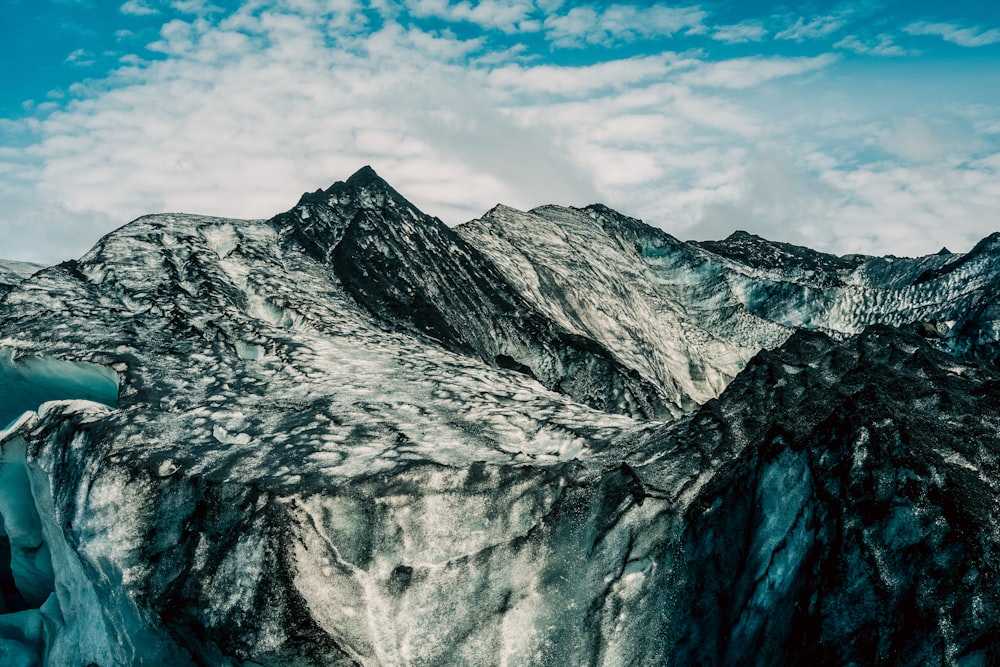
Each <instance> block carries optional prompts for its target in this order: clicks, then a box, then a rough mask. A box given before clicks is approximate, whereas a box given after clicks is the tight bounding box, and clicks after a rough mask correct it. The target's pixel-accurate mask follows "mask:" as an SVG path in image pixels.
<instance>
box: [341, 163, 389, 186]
mask: <svg viewBox="0 0 1000 667" xmlns="http://www.w3.org/2000/svg"><path fill="white" fill-rule="evenodd" d="M345 183H346V184H347V185H350V186H353V187H356V188H359V187H364V186H366V185H372V184H376V185H389V184H388V183H386V181H385V179H383V178H382V177H381V176H379V175H378V174H377V173H375V170H374V169H372V167H371V165H367V164H366V165H365V166H363V167H361V169H358V170H357V171H356V172H354V173H353V174H351V175H350V176H349V177H348V178H347V181H345Z"/></svg>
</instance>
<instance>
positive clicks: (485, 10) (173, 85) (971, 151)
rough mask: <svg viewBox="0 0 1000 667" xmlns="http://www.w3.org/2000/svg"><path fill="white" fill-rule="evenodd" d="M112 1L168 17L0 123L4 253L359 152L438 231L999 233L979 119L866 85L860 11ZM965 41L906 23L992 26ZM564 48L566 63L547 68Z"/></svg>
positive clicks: (860, 241)
mask: <svg viewBox="0 0 1000 667" xmlns="http://www.w3.org/2000/svg"><path fill="white" fill-rule="evenodd" d="M121 11H122V12H128V13H131V14H142V15H149V14H150V13H151V12H163V14H164V21H165V22H164V23H163V25H162V27H161V29H160V30H159V34H158V35H157V37H156V38H155V39H154V40H152V41H150V42H147V43H146V44H145V47H144V48H143V49H142V50H140V51H136V52H133V53H127V54H123V56H122V57H121V60H120V63H121V64H120V66H119V67H118V68H117V69H115V70H114V71H113V72H111V73H110V75H108V76H104V77H99V78H95V79H91V80H87V81H85V82H82V83H80V84H77V85H76V86H75V87H74V88H73V89H72V90H71V91H70V93H71V95H70V96H69V99H68V101H66V102H65V103H62V104H60V105H53V106H50V107H49V108H48V110H47V111H45V113H39V114H38V115H36V116H33V117H29V118H26V119H22V120H19V121H14V122H11V121H5V122H4V121H0V131H2V132H3V136H5V137H7V143H8V144H9V146H8V148H5V149H2V150H0V198H2V200H3V201H4V202H5V206H4V208H5V209H6V211H5V212H4V213H2V214H0V215H2V216H3V220H2V222H0V224H2V225H3V229H4V231H5V235H4V236H5V241H4V246H3V250H2V253H0V254H2V255H4V256H7V257H9V258H14V259H35V260H43V261H56V260H60V259H65V258H68V257H70V256H75V255H79V254H81V253H82V252H83V251H84V250H85V249H86V248H87V247H89V245H90V244H91V243H92V242H93V241H94V240H96V237H97V236H98V235H99V233H103V232H106V231H109V230H110V229H111V228H113V227H114V226H117V225H119V224H122V223H124V222H126V221H127V220H129V219H131V218H134V217H137V216H138V215H141V214H144V213H148V212H154V211H180V210H183V211H189V212H199V213H206V214H217V215H227V216H235V217H266V216H270V215H272V214H274V213H276V212H278V211H281V210H285V209H287V208H290V207H291V206H292V205H293V204H294V202H295V200H296V199H297V197H298V194H299V193H300V192H302V191H306V190H313V189H315V188H317V187H325V186H326V185H329V183H330V182H331V181H332V180H336V179H340V178H344V177H346V176H347V175H349V174H350V173H351V172H353V171H354V170H355V169H357V168H358V167H360V166H361V165H363V164H372V165H373V166H374V167H375V168H376V170H378V171H379V173H380V174H382V175H383V176H384V177H386V178H387V179H388V180H389V181H390V182H392V183H393V184H394V185H395V186H396V187H397V188H398V189H399V190H400V191H401V192H403V193H404V194H405V195H407V196H408V197H410V198H411V199H413V200H414V202H415V203H416V204H417V205H418V206H420V207H421V208H423V209H424V210H426V211H427V212H429V213H431V214H433V215H437V216H439V217H441V218H443V219H444V220H445V221H447V222H449V223H459V222H462V221H465V220H467V219H470V218H473V217H476V216H478V215H479V214H481V213H482V212H483V211H485V210H487V209H488V208H489V207H491V206H492V205H493V204H495V203H497V202H504V203H507V204H510V205H513V206H517V207H521V208H528V207H532V206H535V205H539V204H543V203H549V202H555V203H562V204H572V205H584V204H587V203H591V202H594V201H603V202H605V203H607V204H609V205H611V206H613V207H615V208H618V209H619V210H622V211H623V212H625V213H628V214H631V215H636V216H639V217H642V218H644V219H645V220H646V221H647V222H649V223H651V224H654V225H657V226H660V227H663V228H665V229H667V230H668V231H670V232H671V233H674V234H675V235H677V236H680V237H682V238H707V237H720V236H725V235H726V234H728V233H729V232H731V231H733V230H734V229H737V228H742V229H749V230H750V231H754V232H756V233H760V234H762V235H765V236H768V237H771V238H776V239H780V240H789V241H794V242H799V243H806V244H809V245H811V246H814V247H818V248H822V249H828V250H832V251H836V252H841V253H844V252H869V253H884V252H894V253H896V254H921V253H928V252H933V251H935V250H937V249H938V248H939V247H940V246H942V245H948V246H949V247H951V248H952V249H953V250H961V249H967V248H968V247H970V246H971V245H972V243H974V242H975V240H977V239H978V238H980V237H981V236H984V235H985V234H987V233H989V232H990V231H993V230H994V229H995V228H996V226H997V216H996V212H997V211H998V210H1000V179H998V178H997V175H998V174H997V170H998V168H1000V114H998V112H997V108H996V107H995V106H992V105H991V104H988V103H984V102H983V101H982V100H977V99H972V100H971V101H970V99H965V98H961V99H954V100H951V99H948V100H944V101H942V102H940V103H937V104H935V105H928V104H927V103H926V93H925V91H926V83H927V82H926V80H921V79H920V77H919V76H914V75H913V73H912V72H911V71H910V70H901V74H900V75H897V78H896V79H894V80H893V81H894V83H893V85H894V86H895V87H896V90H895V94H894V95H892V96H888V97H886V98H884V99H882V101H878V97H877V95H876V96H875V97H872V96H871V95H872V92H871V91H870V90H868V88H869V87H870V86H872V84H873V83H875V85H876V86H877V85H878V81H879V78H878V77H880V76H882V75H881V74H879V73H875V74H865V73H864V72H865V71H866V70H864V69H863V68H861V67H860V66H857V65H852V63H851V62H849V61H846V60H845V55H844V54H847V55H850V57H852V58H854V57H858V56H857V55H854V54H866V55H868V56H871V57H874V56H882V55H884V56H902V55H906V54H907V53H909V50H907V49H903V47H900V46H898V45H897V44H896V42H895V41H894V37H893V36H890V35H889V34H888V33H879V34H874V35H864V34H859V35H854V34H853V33H852V32H851V30H852V28H853V27H854V26H853V24H852V23H851V21H852V17H853V16H854V15H855V14H856V12H851V11H846V10H844V11H834V12H828V13H825V14H822V15H818V16H795V17H792V16H769V17H765V18H762V19H760V20H756V19H755V20H747V21H739V22H718V23H713V17H712V15H711V13H710V12H709V11H708V10H706V9H703V8H701V7H699V6H689V7H652V8H650V7H647V6H645V5H643V6H639V5H627V4H612V5H606V4H602V5H587V6H569V5H564V3H561V2H559V1H558V0H548V1H547V2H546V1H543V0H537V1H536V2H530V1H528V0H491V1H485V0H483V1H480V2H471V1H462V2H447V1H446V0H408V2H406V3H403V4H399V3H390V2H388V0H386V1H385V2H370V3H369V2H366V3H361V2H356V1H354V0H327V1H322V2H321V1H320V0H280V1H278V2H269V3H264V2H257V3H246V4H244V5H243V7H242V8H241V9H239V10H237V11H235V12H228V13H227V12H223V11H221V10H219V9H218V8H213V7H212V6H211V5H210V4H209V3H206V2H200V1H198V0H184V2H175V3H172V5H166V4H160V5H157V4H154V3H153V2H137V1H136V0H129V2H126V3H125V4H124V5H123V6H122V8H121ZM178 11H180V12H181V13H180V14H178ZM962 30H970V29H963V28H960V27H956V26H952V25H951V24H947V25H945V24H917V23H912V24H908V25H907V27H906V32H907V33H909V34H910V35H912V36H919V38H921V39H927V38H928V36H937V37H943V38H944V39H946V40H951V41H952V42H954V43H956V44H963V41H964V42H965V43H964V44H963V45H964V46H974V45H975V44H976V43H978V44H982V45H986V44H987V43H988V41H989V40H990V39H993V36H992V33H991V31H989V30H976V29H971V30H972V31H971V32H962ZM994 32H995V31H994ZM691 36H701V37H702V38H703V39H704V40H706V43H717V44H722V45H726V48H737V47H740V48H747V46H748V45H755V44H758V43H760V42H762V41H763V40H769V41H772V42H773V41H774V40H781V41H783V42H785V43H789V44H799V43H810V42H812V41H815V40H824V41H822V42H821V43H819V44H818V45H817V47H816V48H814V49H813V50H812V51H810V52H808V53H803V54H798V55H791V54H788V55H785V54H753V53H751V54H749V55H748V54H747V53H746V52H745V51H744V52H732V53H726V54H723V55H721V56H720V55H718V54H709V53H707V52H706V51H704V50H703V49H689V48H674V46H677V47H680V46H682V43H681V42H680V41H678V40H683V39H686V38H690V37H691ZM915 38H916V37H915ZM532 40H540V43H542V44H544V45H545V46H544V47H541V48H539V47H533V46H532V44H533V42H532ZM960 40H962V41H960ZM674 42H677V44H674ZM639 43H642V44H644V45H645V46H644V48H642V49H633V50H632V51H631V52H630V51H628V50H622V49H620V48H618V47H620V46H621V45H625V44H633V45H634V44H639ZM588 49H600V50H601V51H600V53H599V54H598V55H594V54H595V53H597V52H592V51H588ZM557 52H558V53H564V54H570V55H572V54H578V55H576V56H573V57H559V58H546V57H543V56H544V54H545V53H550V54H551V53H557ZM84 57H85V55H84V54H80V56H79V59H83V58H84ZM898 60H899V59H898V58H897V59H895V61H897V62H898ZM852 68H853V69H852ZM845 74H846V75H849V76H848V77H846V78H845ZM873 100H874V101H873ZM918 100H920V101H923V102H924V103H923V104H921V105H917V104H914V102H915V101H918Z"/></svg>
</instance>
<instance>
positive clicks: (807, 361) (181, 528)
mask: <svg viewBox="0 0 1000 667" xmlns="http://www.w3.org/2000/svg"><path fill="white" fill-rule="evenodd" d="M997 238H998V237H990V238H987V239H986V240H984V241H983V242H982V243H981V244H979V245H978V246H977V247H976V248H975V249H974V250H973V251H972V252H970V253H968V254H966V255H953V254H947V253H945V254H938V255H934V256H930V257H925V258H917V259H900V258H870V257H849V258H837V257H832V256H829V255H823V254H821V253H815V252H814V251H811V250H808V249H805V248H799V247H795V246H788V245H785V244H775V243H771V242H768V241H765V240H763V239H759V238H757V237H752V236H750V235H746V234H736V235H734V236H732V237H730V238H729V239H726V240H724V241H720V242H714V243H701V244H693V243H683V242H681V241H678V240H677V239H674V238H673V237H670V236H669V235H667V234H665V233H663V232H661V231H659V230H655V229H653V228H650V227H647V226H645V225H644V224H642V223H641V222H639V221H637V220H634V219H632V218H628V217H626V216H623V215H621V214H619V213H616V212H614V211H611V210H610V209H607V208H606V207H603V206H590V207H587V208H584V209H571V208H561V207H552V206H548V207H542V208H540V209H535V210H533V211H530V212H520V211H515V210H513V209H509V208H505V207H497V208H495V209H493V210H492V211H490V212H489V213H487V214H486V215H484V216H483V218H481V219H480V220H477V221H473V222H471V223H468V224H466V225H464V226H462V227H460V228H459V229H457V230H451V229H448V228H447V227H445V226H444V225H443V224H441V223H440V221H437V220H436V219H434V218H431V217H429V216H426V215H425V214H423V213H421V212H420V211H418V210H417V209H416V208H415V207H413V205H412V204H410V203H409V202H407V201H406V200H405V199H404V198H403V197H402V196H400V195H399V194H398V193H396V192H395V190H393V189H392V188H391V187H390V186H389V185H388V184H386V183H385V182H384V181H382V180H381V179H379V178H378V176H377V175H376V174H375V173H374V172H373V171H372V170H370V169H367V168H366V169H363V170H362V171H360V172H358V173H357V174H355V175H354V176H352V177H351V178H350V179H348V180H347V181H345V182H338V183H336V184H334V185H333V186H332V187H331V188H329V189H328V190H325V191H318V192H316V193H313V194H308V195H304V196H303V197H302V199H301V200H300V201H299V203H298V204H297V205H296V206H295V207H293V208H292V209H291V210H289V211H288V212H287V213H283V214H280V215H278V216H276V217H275V218H273V219H271V220H267V221H241V220H229V219H220V218H207V217H202V216H190V215H157V216H147V217H145V218H141V219H139V220H137V221H135V222H133V223H130V224H129V225H127V226H125V227H123V228H121V229H120V230H118V231H116V232H114V233H112V234H110V235H108V236H107V237H105V238H104V239H101V241H100V242H99V243H98V244H97V245H96V246H95V247H94V249H93V250H92V251H90V252H89V253H88V254H87V255H85V256H84V257H82V258H80V259H79V260H77V261H73V262H67V263H64V264H61V265H58V266H55V267H50V268H48V269H45V270H43V271H41V272H39V273H36V274H35V275H33V276H31V277H30V278H27V279H25V280H23V281H21V282H19V284H17V285H16V286H12V287H11V289H10V290H8V293H7V294H6V295H4V296H2V297H0V347H2V348H3V352H4V357H3V363H2V364H0V385H2V387H3V390H4V391H3V392H2V393H0V397H2V398H0V400H2V401H3V406H2V407H3V408H4V409H5V410H6V411H7V413H9V414H10V415H13V416H12V417H11V418H12V419H13V422H11V423H9V424H7V425H6V427H5V428H4V430H3V431H0V447H2V459H0V517H2V522H0V590H2V593H3V606H2V607H0V663H2V664H5V665H6V664H11V665H31V664H52V665H63V664H73V665H76V664H79V665H86V664H89V663H94V664H99V665H102V666H108V665H134V664H147V665H190V664H195V665H203V664H211V665H250V664H257V665H356V664H359V665H456V664H476V665H480V664H481V665H489V664H508V665H515V664H516V665H520V664H540V665H657V664H718V665H729V664H761V665H764V664H767V665H771V664H886V663H891V664H904V665H927V664H948V665H953V664H963V665H965V664H969V665H971V664H997V663H1000V620H998V619H1000V613H998V612H1000V609H998V605H1000V593H998V592H997V590H996V585H995V582H996V581H997V572H996V567H997V563H998V562H1000V535H998V526H997V519H996V518H995V517H996V516H997V509H998V508H997V504H998V501H1000V493H998V489H997V482H996V480H997V479H998V471H997V465H998V455H1000V417H998V410H997V408H998V407H1000V375H998V368H997V366H996V363H995V359H996V357H997V340H998V338H1000V336H998V332H997V326H996V321H997V319H996V306H995V296H994V295H995V294H996V293H997V292H996V289H997V287H998V286H997V279H998V276H1000V271H998V267H997V253H998V251H1000V247H998V246H997ZM115 389H117V391H115ZM54 399H56V400H54ZM58 399H62V400H58ZM41 401H46V402H44V403H42V404H41V405H40V406H39V405H37V403H39V402H41ZM24 410H27V411H26V412H24ZM18 415H19V416H18ZM6 421H8V420H4V423H6Z"/></svg>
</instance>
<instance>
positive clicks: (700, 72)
mask: <svg viewBox="0 0 1000 667" xmlns="http://www.w3.org/2000/svg"><path fill="white" fill-rule="evenodd" d="M836 60H837V57H836V56H834V55H832V54H828V53H826V54H823V55H820V56H814V57H812V58H784V57H772V58H763V57H759V56H751V57H749V58H733V59H731V60H722V61H718V62H712V63H706V64H704V65H702V66H701V67H699V68H698V69H696V70H694V71H693V72H689V73H687V74H685V75H684V76H683V81H684V82H685V83H689V84H691V85H696V86H710V87H715V88H737V89H738V88H752V87H753V86H759V85H760V84H762V83H764V82H766V81H770V80H772V79H778V78H783V77H788V76H798V75H800V74H805V73H807V72H813V71H816V70H819V69H823V68H825V67H828V66H829V65H831V64H833V63H834V62H836Z"/></svg>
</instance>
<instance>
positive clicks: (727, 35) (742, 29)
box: [711, 21, 768, 44]
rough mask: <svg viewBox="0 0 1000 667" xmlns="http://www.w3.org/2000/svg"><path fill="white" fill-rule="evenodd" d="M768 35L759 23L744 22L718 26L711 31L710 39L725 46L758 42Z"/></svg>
mask: <svg viewBox="0 0 1000 667" xmlns="http://www.w3.org/2000/svg"><path fill="white" fill-rule="evenodd" d="M767 35H768V30H767V28H765V27H764V25H763V24H762V23H760V22H759V21H744V22H743V23H735V24H732V25H720V26H716V27H715V28H713V29H712V34H711V37H712V39H714V40H716V41H717V42H725V43H726V44H745V43H746V42H759V41H761V40H762V39H764V38H765V37H767Z"/></svg>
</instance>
